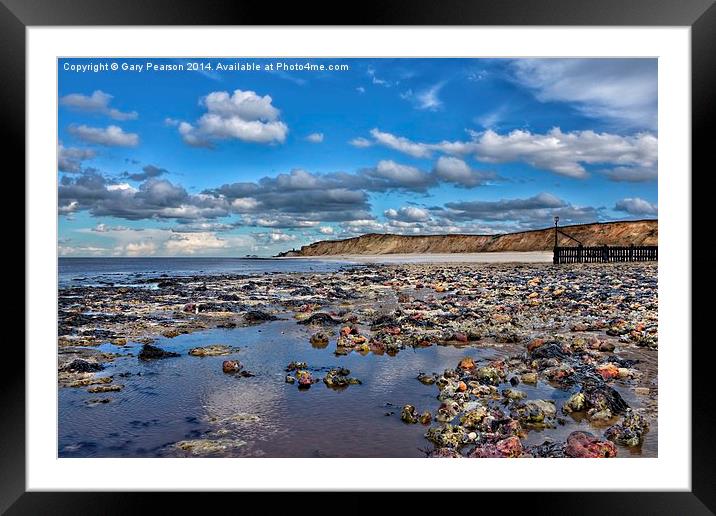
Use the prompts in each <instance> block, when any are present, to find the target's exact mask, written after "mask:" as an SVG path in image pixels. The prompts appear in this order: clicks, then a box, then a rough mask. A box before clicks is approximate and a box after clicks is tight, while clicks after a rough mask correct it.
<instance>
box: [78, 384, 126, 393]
mask: <svg viewBox="0 0 716 516" xmlns="http://www.w3.org/2000/svg"><path fill="white" fill-rule="evenodd" d="M123 388H124V386H123V385H117V384H111V385H95V386H94V387H90V388H89V389H87V392H92V393H96V392H118V391H121V390H122V389H123Z"/></svg>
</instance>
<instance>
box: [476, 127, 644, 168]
mask: <svg viewBox="0 0 716 516" xmlns="http://www.w3.org/2000/svg"><path fill="white" fill-rule="evenodd" d="M657 148H658V146H657V139H656V137H655V136H653V135H651V134H647V133H641V134H637V135H635V136H619V135H616V134H609V133H595V132H594V131H573V132H570V133H563V132H562V131H561V130H560V129H559V128H554V129H552V130H550V131H549V132H548V133H546V134H534V133H531V132H529V131H522V130H515V131H512V132H510V133H509V134H506V135H500V134H498V133H496V132H494V131H491V130H488V131H485V132H484V133H482V134H480V135H478V136H477V138H476V140H475V142H474V152H475V157H476V158H477V159H479V160H481V161H486V162H490V163H504V162H510V161H524V162H526V163H528V164H530V165H532V166H533V167H535V168H541V169H545V170H549V171H551V172H554V173H556V174H560V175H564V176H568V177H576V178H582V177H587V171H586V170H585V169H584V167H583V166H582V164H598V163H610V164H615V165H631V166H639V167H651V166H654V164H655V163H656V160H657Z"/></svg>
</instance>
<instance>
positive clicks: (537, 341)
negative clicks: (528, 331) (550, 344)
mask: <svg viewBox="0 0 716 516" xmlns="http://www.w3.org/2000/svg"><path fill="white" fill-rule="evenodd" d="M543 344H544V339H534V340H533V341H532V342H530V343H529V344H528V345H527V351H529V352H530V353H532V351H534V350H535V349H537V348H538V347H540V346H542V345H543Z"/></svg>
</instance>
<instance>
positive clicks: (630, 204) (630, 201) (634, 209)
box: [614, 197, 659, 215]
mask: <svg viewBox="0 0 716 516" xmlns="http://www.w3.org/2000/svg"><path fill="white" fill-rule="evenodd" d="M614 209H615V210H616V211H623V212H625V213H629V214H630V215H656V214H657V213H658V211H659V210H658V207H657V205H656V204H654V203H650V202H649V201H645V200H644V199H641V198H639V197H627V198H626V199H621V200H620V201H617V203H616V204H615V205H614Z"/></svg>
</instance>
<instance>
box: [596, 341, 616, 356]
mask: <svg viewBox="0 0 716 516" xmlns="http://www.w3.org/2000/svg"><path fill="white" fill-rule="evenodd" d="M615 347H616V346H615V345H614V343H613V342H610V341H608V340H605V341H602V342H601V343H600V344H599V351H605V352H609V353H611V352H612V351H614V348H615Z"/></svg>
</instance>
